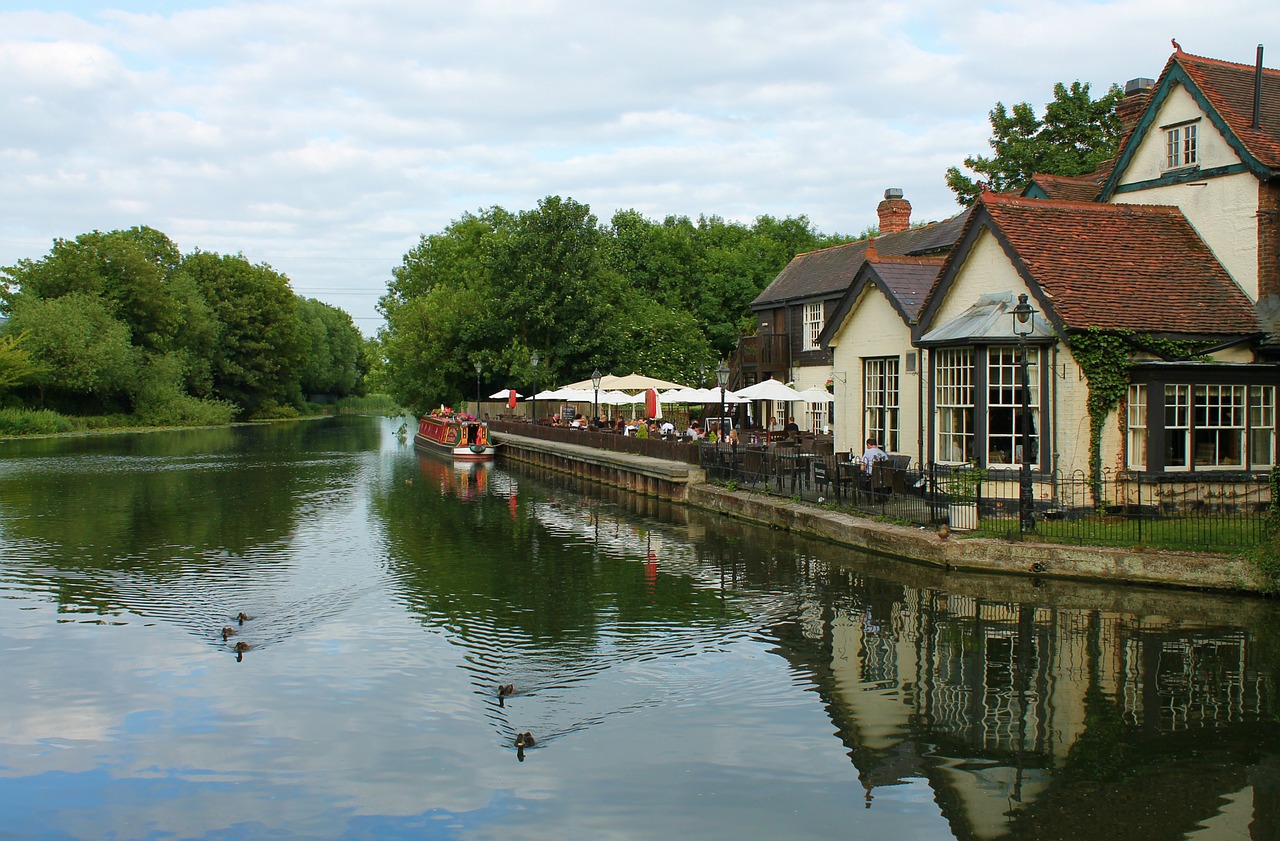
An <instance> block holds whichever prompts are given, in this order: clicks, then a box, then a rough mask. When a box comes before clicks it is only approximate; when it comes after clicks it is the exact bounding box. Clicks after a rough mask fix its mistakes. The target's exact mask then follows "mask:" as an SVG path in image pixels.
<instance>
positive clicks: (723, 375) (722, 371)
mask: <svg viewBox="0 0 1280 841" xmlns="http://www.w3.org/2000/svg"><path fill="white" fill-rule="evenodd" d="M728 384H729V366H728V365H726V364H724V363H723V362H721V363H720V367H719V368H717V369H716V385H718V386H720V440H721V441H723V440H724V438H725V436H726V435H728V434H729V430H727V429H725V422H724V414H725V402H724V387H725V386H727V385H728Z"/></svg>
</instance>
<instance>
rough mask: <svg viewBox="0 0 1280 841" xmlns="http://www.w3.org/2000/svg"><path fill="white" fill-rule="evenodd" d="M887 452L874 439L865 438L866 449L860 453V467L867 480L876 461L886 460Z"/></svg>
mask: <svg viewBox="0 0 1280 841" xmlns="http://www.w3.org/2000/svg"><path fill="white" fill-rule="evenodd" d="M888 459H889V454H888V453H886V452H885V451H884V450H882V449H880V447H879V446H878V445H877V444H876V439H874V438H868V439H867V449H866V450H865V451H864V452H863V453H862V469H863V471H864V472H865V473H866V474H867V481H868V482H870V481H871V472H872V471H873V470H875V466H876V462H877V461H888Z"/></svg>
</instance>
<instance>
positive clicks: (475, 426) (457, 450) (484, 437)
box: [413, 409, 493, 461]
mask: <svg viewBox="0 0 1280 841" xmlns="http://www.w3.org/2000/svg"><path fill="white" fill-rule="evenodd" d="M413 445H414V446H415V447H418V448H419V449H423V450H431V451H434V452H439V453H445V454H448V455H451V456H453V458H455V459H458V460H462V461H485V460H487V459H491V458H493V445H492V444H491V443H490V442H489V426H488V424H485V423H482V422H481V421H479V420H477V419H476V418H475V417H473V416H471V415H468V414H465V413H462V414H455V413H454V412H453V411H452V410H448V409H446V410H440V409H435V410H433V411H432V412H431V414H429V415H423V416H422V420H421V421H419V422H418V433H417V434H416V435H414V436H413Z"/></svg>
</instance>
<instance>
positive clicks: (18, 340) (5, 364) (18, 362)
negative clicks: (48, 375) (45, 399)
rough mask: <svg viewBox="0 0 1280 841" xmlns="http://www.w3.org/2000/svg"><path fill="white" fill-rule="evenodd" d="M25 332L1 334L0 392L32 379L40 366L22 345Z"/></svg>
mask: <svg viewBox="0 0 1280 841" xmlns="http://www.w3.org/2000/svg"><path fill="white" fill-rule="evenodd" d="M23 335H24V334H9V335H4V336H0V394H4V393H5V392H6V391H8V390H10V389H12V388H14V387H16V386H20V385H22V384H24V383H26V382H29V381H30V380H32V379H33V378H34V377H35V375H36V373H37V372H38V371H39V366H38V365H37V364H36V362H35V360H33V359H32V358H31V354H29V353H27V349H26V348H24V347H22V337H23Z"/></svg>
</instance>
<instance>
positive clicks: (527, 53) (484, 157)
mask: <svg viewBox="0 0 1280 841" xmlns="http://www.w3.org/2000/svg"><path fill="white" fill-rule="evenodd" d="M1269 32H1270V33H1280V3H1276V2H1275V1H1274V0H1218V2H1214V3H1212V4H1205V3H1204V2H1186V1H1185V0H1158V2H1157V0H1116V2H1082V1H1081V0H1061V1H1060V2H1053V3H1049V2H1034V0H1032V2H1026V1H1025V0H1024V2H995V0H915V2H911V3H866V2H861V0H855V2H815V1H814V0H791V2H787V3H779V2H757V0H735V2H687V0H686V2H668V0H649V2H646V3H608V2H573V0H518V2H517V1H516V0H475V2H465V3H459V2H456V0H451V2H437V0H358V2H357V1H356V0H349V1H344V0H305V2H303V0H296V2H294V0H282V1H281V2H270V0H260V1H259V2H200V0H194V1H193V0H118V1H117V2H112V0H105V2H93V0H40V2H38V3H37V2H35V0H23V2H13V0H0V127H2V128H0V265H10V264H12V263H13V262H15V261H17V260H19V259H22V258H39V257H41V256H43V255H44V254H46V253H47V252H48V250H49V247H50V245H51V243H52V240H53V239H54V238H56V237H68V238H69V237H74V236H76V235H77V234H80V233H83V232H85V231H89V230H94V229H99V230H111V229H115V228H127V227H131V226H133V225H140V224H142V225H150V226H152V227H154V228H158V229H160V230H162V231H164V232H165V233H167V234H168V235H169V236H170V237H171V238H172V239H173V240H174V241H176V242H177V243H178V245H179V247H181V248H182V250H183V251H190V250H192V249H194V248H200V249H203V250H207V251H220V252H230V253H235V252H243V253H244V254H245V256H246V257H248V258H249V259H251V260H253V261H254V262H266V263H269V264H270V265H272V266H273V267H274V268H276V269H277V270H279V271H281V272H284V273H285V274H287V275H288V276H289V278H290V279H291V281H292V283H293V286H294V289H295V291H297V292H299V293H300V294H303V295H307V296H310V297H315V298H319V299H321V300H324V301H327V302H329V303H332V304H334V305H336V306H339V307H342V308H343V309H345V310H346V311H348V312H350V313H351V314H352V315H353V316H354V317H355V318H356V319H357V321H356V323H357V324H358V325H359V326H360V328H361V329H362V330H364V331H365V332H366V333H373V332H374V331H375V330H376V329H377V327H378V325H379V323H380V320H379V319H378V317H377V312H376V309H375V304H376V301H377V297H378V295H379V294H381V292H382V291H383V290H384V289H385V284H386V281H387V279H388V277H389V276H390V271H391V269H392V268H393V267H394V266H396V265H397V264H399V263H400V261H401V259H402V257H403V255H404V253H405V252H406V251H407V250H408V249H409V248H411V247H412V246H413V245H414V244H415V243H416V242H417V241H418V238H419V237H420V236H421V235H422V234H430V233H434V232H437V231H439V230H440V229H442V228H443V227H444V226H445V225H447V224H448V223H449V222H450V221H451V220H453V219H456V218H458V216H460V215H461V214H462V213H464V212H467V211H474V210H477V209H480V208H483V207H488V206H490V205H495V204H497V205H501V206H503V207H505V208H507V209H509V210H521V209H527V208H531V207H533V206H535V205H536V203H537V201H538V200H539V199H541V198H543V197H545V196H548V195H561V196H571V197H573V198H575V199H577V200H579V201H582V202H586V203H587V204H589V205H590V206H591V208H592V210H593V211H594V212H595V214H596V215H597V217H599V218H600V219H601V220H602V221H607V220H608V219H609V218H610V217H611V216H612V215H613V213H614V212H615V211H616V210H619V209H627V208H635V209H637V210H639V211H640V212H641V213H643V214H645V215H646V216H648V217H650V218H654V219H660V218H662V217H664V216H666V215H669V214H682V215H688V216H692V217H696V216H698V215H700V214H708V215H711V214H714V215H719V216H723V217H725V218H728V219H732V220H738V221H743V222H750V221H751V220H753V219H754V218H755V217H756V216H758V215H761V214H771V215H774V216H779V217H781V216H789V215H800V214H805V215H807V216H808V217H809V218H810V219H811V220H812V222H813V224H814V225H815V226H816V227H817V229H818V230H820V231H822V232H824V233H857V232H858V231H861V230H862V229H864V228H866V227H867V226H868V225H872V224H874V223H875V221H876V217H875V205H876V203H877V202H878V201H879V200H880V198H881V194H882V193H883V191H884V189H885V188H886V187H891V186H892V187H902V188H903V189H904V190H905V193H906V196H907V198H908V199H910V200H911V202H912V204H913V205H914V215H913V218H914V219H916V220H925V219H939V218H944V217H946V216H949V215H951V214H952V213H953V212H954V210H955V205H954V202H953V199H952V196H951V193H950V192H949V191H948V190H947V189H946V187H945V185H944V183H943V171H944V170H945V169H946V167H947V166H949V165H951V164H958V163H959V162H960V161H961V160H962V159H963V158H964V157H965V155H967V154H971V153H975V152H984V151H986V140H987V138H988V136H989V126H988V124H987V112H988V111H989V110H990V108H991V106H992V105H993V104H994V103H995V102H996V101H997V100H1002V101H1004V102H1006V103H1013V102H1019V101H1027V102H1031V103H1033V104H1035V105H1036V106H1037V107H1040V106H1042V105H1043V103H1044V102H1045V101H1046V100H1047V99H1048V98H1049V97H1050V95H1051V91H1052V86H1053V84H1054V83H1055V82H1057V81H1066V82H1070V81H1074V80H1077V79H1079V80H1081V81H1087V82H1091V83H1092V84H1093V86H1094V89H1095V92H1097V91H1100V90H1102V89H1105V87H1106V86H1107V85H1108V84H1110V83H1112V82H1119V83H1123V82H1124V81H1125V80H1127V79H1130V78H1133V77H1137V76H1148V77H1155V76H1157V75H1158V74H1159V72H1160V69H1161V67H1162V66H1163V65H1164V63H1165V61H1166V59H1167V58H1168V56H1169V54H1170V52H1171V50H1172V48H1171V46H1170V43H1169V41H1170V38H1171V37H1176V38H1178V39H1179V41H1180V43H1181V44H1182V46H1183V48H1184V49H1185V50H1187V51H1188V52H1193V53H1197V54H1200V55H1209V56H1213V57H1216V58H1224V59H1229V60H1233V61H1240V62H1244V63H1249V64H1252V63H1253V61H1254V57H1255V48H1256V45H1257V43H1258V41H1259V40H1263V41H1265V38H1266V33H1269ZM1269 46H1270V48H1271V50H1272V51H1271V52H1269V53H1268V54H1267V59H1266V64H1267V65H1268V66H1271V67H1277V66H1280V38H1277V39H1276V42H1275V43H1274V44H1272V45H1269Z"/></svg>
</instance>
